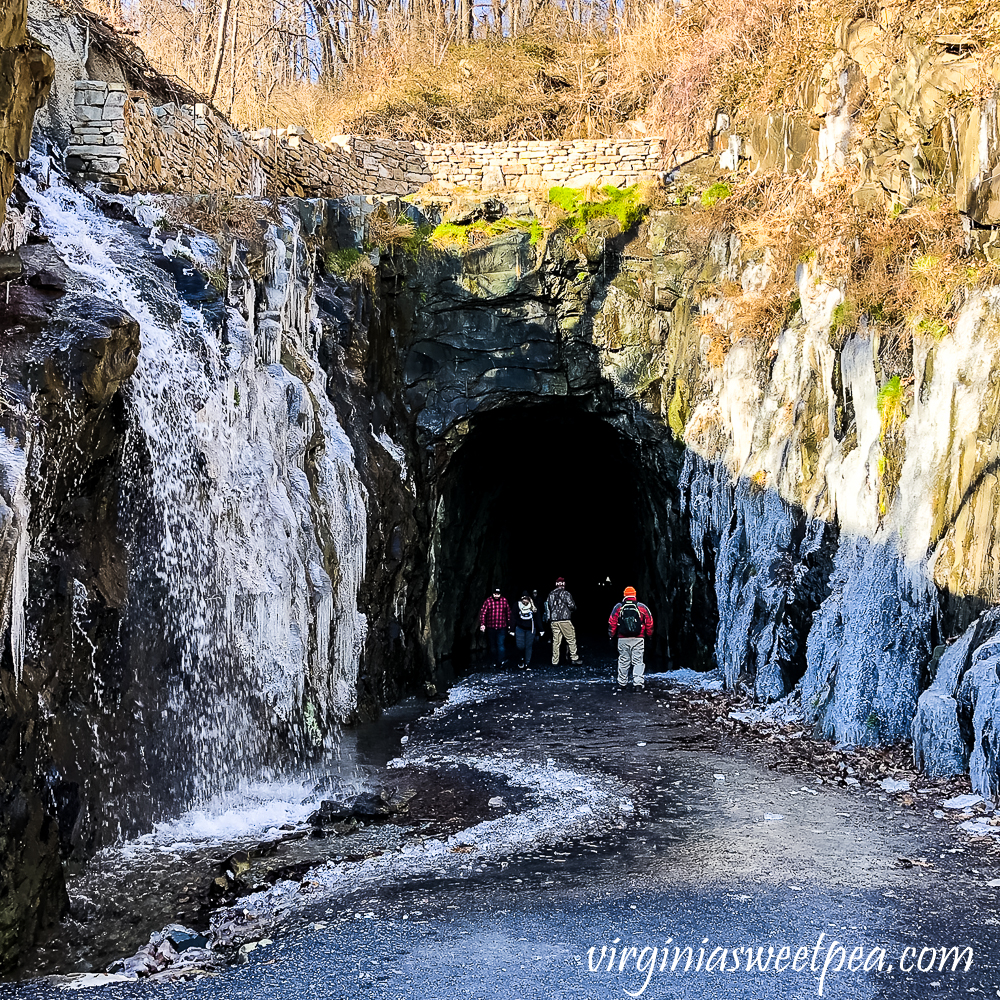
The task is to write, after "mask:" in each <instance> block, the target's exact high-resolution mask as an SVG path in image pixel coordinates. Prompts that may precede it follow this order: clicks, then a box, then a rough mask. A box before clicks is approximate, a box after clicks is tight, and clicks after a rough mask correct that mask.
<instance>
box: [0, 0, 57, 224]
mask: <svg viewBox="0 0 1000 1000" xmlns="http://www.w3.org/2000/svg"><path fill="white" fill-rule="evenodd" d="M26 19H27V12H26V9H25V4H24V0H7V2H5V3H4V5H3V7H2V8H0V227H2V226H3V220H4V214H5V209H6V206H7V197H8V195H9V194H10V192H11V190H12V189H13V186H14V165H15V164H16V163H19V162H20V161H22V160H25V159H27V157H28V150H29V148H30V145H31V129H32V124H33V121H34V116H35V111H36V110H37V108H38V107H39V106H40V105H41V104H43V103H44V101H45V98H46V95H47V94H48V91H49V86H50V84H51V82H52V77H53V72H54V65H53V62H52V59H51V57H50V56H49V55H48V53H47V52H45V51H44V49H42V48H41V47H40V46H39V45H38V44H37V43H36V42H35V41H34V40H33V39H32V38H31V37H30V36H29V35H28V33H27V31H26V30H25V25H26Z"/></svg>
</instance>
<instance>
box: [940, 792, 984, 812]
mask: <svg viewBox="0 0 1000 1000" xmlns="http://www.w3.org/2000/svg"><path fill="white" fill-rule="evenodd" d="M982 801H983V797H982V796H981V795H956V796H955V797H954V798H953V799H948V800H947V801H946V802H942V803H941V808H942V809H970V808H971V807H972V806H974V805H978V804H979V803H980V802H982Z"/></svg>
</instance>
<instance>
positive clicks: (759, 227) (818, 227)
mask: <svg viewBox="0 0 1000 1000" xmlns="http://www.w3.org/2000/svg"><path fill="white" fill-rule="evenodd" d="M857 184H858V178H857V175H856V173H855V172H854V171H852V170H844V171H841V172H840V173H838V174H836V175H835V176H833V177H831V178H829V179H828V180H827V181H826V182H824V183H821V184H817V183H815V182H810V181H808V180H807V179H805V178H803V177H800V176H788V175H784V174H779V173H767V174H760V175H755V176H751V177H749V178H747V179H746V180H744V181H743V182H741V183H734V185H733V193H732V196H731V197H729V198H727V199H725V200H724V201H721V202H719V203H718V204H717V205H715V206H713V208H712V209H710V210H707V211H704V212H697V213H695V214H694V216H693V217H692V219H691V220H690V222H689V228H688V232H689V236H690V240H691V242H692V244H693V245H694V246H695V247H701V248H702V249H704V248H706V247H707V243H708V240H710V239H711V238H718V237H719V235H720V234H725V233H733V234H735V235H736V236H738V238H739V240H740V253H741V257H742V258H743V260H744V261H745V262H748V263H751V262H757V263H758V264H759V266H760V268H761V270H760V272H759V281H757V282H753V281H750V282H746V281H745V282H744V283H743V284H739V283H736V282H732V281H729V282H722V283H720V285H719V287H718V288H717V289H716V291H717V292H719V293H720V294H721V295H722V296H723V297H724V298H725V299H726V300H727V301H728V302H729V303H730V305H731V307H732V308H731V310H729V313H728V315H729V316H730V317H731V319H730V322H729V328H728V329H729V339H730V340H731V341H736V340H738V339H740V338H741V337H744V336H752V337H761V338H773V337H774V336H776V335H777V334H778V333H779V332H780V330H781V329H782V326H783V324H784V323H786V322H787V321H788V320H789V319H790V318H791V315H792V314H793V313H794V312H795V310H796V309H797V308H798V304H799V303H798V298H799V292H798V288H799V280H800V279H801V278H802V275H803V273H805V274H806V275H807V276H808V279H807V280H814V281H822V282H823V283H824V284H826V285H829V286H831V287H838V288H840V289H841V290H842V291H843V294H844V301H843V303H842V304H841V305H840V306H838V307H837V309H836V310H835V311H834V315H833V322H832V325H831V336H832V339H833V342H834V344H835V345H836V344H837V343H839V342H840V341H841V340H842V339H843V337H845V336H846V335H848V334H849V333H851V332H853V331H854V330H856V329H858V326H859V324H860V323H864V324H865V326H866V327H867V328H868V329H869V330H870V331H872V332H873V333H876V334H877V335H878V336H879V337H880V339H881V340H882V341H883V354H885V355H886V356H887V358H888V361H889V364H888V366H887V377H891V376H892V375H897V374H903V375H905V374H907V373H908V361H907V360H906V358H907V356H908V353H909V351H910V345H911V343H912V340H913V337H914V336H932V337H934V338H936V339H940V338H941V337H943V336H945V335H946V334H947V333H948V332H949V331H950V330H951V329H952V326H953V323H954V320H955V317H956V314H957V311H958V308H959V307H960V306H961V304H962V302H963V301H964V296H965V295H966V294H967V293H968V290H969V289H970V288H976V287H980V288H986V287H990V286H993V285H996V284H998V283H1000V264H997V263H990V262H989V261H988V260H986V259H985V258H984V257H983V256H982V255H981V254H979V253H977V252H976V251H975V250H974V249H973V247H972V246H971V245H970V243H969V241H968V238H967V234H966V233H965V232H964V231H963V228H962V223H961V218H960V216H959V214H958V212H957V210H956V208H955V205H954V200H953V199H950V198H947V197H945V196H943V195H942V194H940V193H939V192H938V191H936V190H935V189H934V188H927V189H925V190H924V192H922V194H921V196H920V197H918V198H917V199H916V200H915V201H914V203H913V204H912V205H910V206H908V207H905V208H904V207H901V206H894V207H892V208H888V209H887V208H885V207H883V206H881V205H879V206H874V207H871V208H867V209H863V208H859V207H858V206H857V205H855V203H854V201H853V200H852V192H853V191H854V190H855V189H856V187H857ZM716 355H717V358H716V360H720V358H719V357H718V348H717V349H716ZM723 356H724V352H723Z"/></svg>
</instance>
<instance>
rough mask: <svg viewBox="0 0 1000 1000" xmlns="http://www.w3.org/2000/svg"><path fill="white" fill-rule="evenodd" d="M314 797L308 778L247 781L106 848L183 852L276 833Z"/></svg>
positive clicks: (310, 806) (298, 819) (119, 852)
mask: <svg viewBox="0 0 1000 1000" xmlns="http://www.w3.org/2000/svg"><path fill="white" fill-rule="evenodd" d="M319 798H320V796H319V794H318V793H317V792H316V791H315V789H314V782H311V781H295V780H286V781H274V782H256V783H248V784H246V785H244V786H243V787H241V788H239V789H236V790H234V791H230V792H226V793H224V794H220V795H216V796H215V797H214V798H213V799H212V800H211V801H209V802H207V803H206V804H204V805H203V806H201V807H199V808H197V809H191V810H189V811H188V812H186V813H184V814H183V815H182V816H179V817H178V818H177V819H174V820H170V821H168V822H164V823H157V824H155V825H154V829H153V832H152V833H148V834H145V835H144V836H142V837H138V838H136V839H135V840H131V841H128V842H127V843H126V844H124V845H123V846H121V847H116V848H112V849H110V852H113V854H114V856H115V857H122V856H125V857H127V856H129V855H132V854H135V853H136V852H139V851H143V850H167V851H171V852H184V851H187V850H192V849H194V848H198V847H204V846H207V845H212V844H223V843H228V842H231V841H235V840H240V839H242V838H244V837H255V838H260V837H267V836H269V835H270V836H277V835H278V834H279V831H280V829H281V827H282V826H286V825H297V824H300V823H303V822H304V821H305V820H306V818H307V817H308V816H309V815H310V813H312V812H314V811H315V810H316V808H317V807H318V805H319Z"/></svg>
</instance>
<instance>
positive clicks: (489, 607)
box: [479, 587, 510, 667]
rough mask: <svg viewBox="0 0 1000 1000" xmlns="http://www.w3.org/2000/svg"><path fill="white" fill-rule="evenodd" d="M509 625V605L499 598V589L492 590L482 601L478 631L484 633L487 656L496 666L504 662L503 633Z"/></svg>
mask: <svg viewBox="0 0 1000 1000" xmlns="http://www.w3.org/2000/svg"><path fill="white" fill-rule="evenodd" d="M509 623H510V605H509V604H508V603H507V598H506V597H501V596H500V588H499V587H494V588H493V595H492V596H491V597H487V598H486V600H485V601H483V606H482V608H481V609H480V611H479V631H480V632H485V633H486V640H487V643H488V644H489V653H488V655H489V656H490V657H492V659H493V662H494V663H495V664H496V665H497V666H498V667H502V666H503V661H504V648H503V640H504V632H506V631H507V626H508V624H509Z"/></svg>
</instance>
